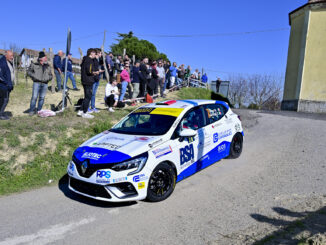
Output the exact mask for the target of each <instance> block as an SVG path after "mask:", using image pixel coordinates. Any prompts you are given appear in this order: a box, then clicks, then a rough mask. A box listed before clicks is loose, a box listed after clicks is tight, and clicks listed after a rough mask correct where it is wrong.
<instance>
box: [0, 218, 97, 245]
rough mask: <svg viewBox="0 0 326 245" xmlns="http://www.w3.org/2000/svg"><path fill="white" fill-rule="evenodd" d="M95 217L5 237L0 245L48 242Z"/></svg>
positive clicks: (58, 238)
mask: <svg viewBox="0 0 326 245" xmlns="http://www.w3.org/2000/svg"><path fill="white" fill-rule="evenodd" d="M94 221H95V218H89V219H82V220H80V221H79V222H74V223H70V224H66V225H65V224H57V225H53V226H51V227H50V228H48V229H43V230H39V231H38V232H37V233H34V234H31V235H25V236H17V237H11V238H7V239H5V240H3V241H1V242H0V245H16V244H33V245H34V244H48V243H51V242H54V241H57V240H60V239H62V238H64V235H65V234H66V233H67V232H71V231H72V230H74V229H76V228H77V227H79V226H82V225H86V224H89V223H91V222H94Z"/></svg>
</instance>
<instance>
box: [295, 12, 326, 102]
mask: <svg viewBox="0 0 326 245" xmlns="http://www.w3.org/2000/svg"><path fill="white" fill-rule="evenodd" d="M300 99H302V100H311V101H326V9H320V10H310V18H309V25H308V35H307V38H306V50H305V61H304V67H303V79H302V85H301V93H300Z"/></svg>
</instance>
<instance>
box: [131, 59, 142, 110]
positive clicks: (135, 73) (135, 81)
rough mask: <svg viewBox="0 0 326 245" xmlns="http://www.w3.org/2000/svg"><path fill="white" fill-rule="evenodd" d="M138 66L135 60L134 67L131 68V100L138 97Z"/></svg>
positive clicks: (138, 63)
mask: <svg viewBox="0 0 326 245" xmlns="http://www.w3.org/2000/svg"><path fill="white" fill-rule="evenodd" d="M139 66H140V62H139V61H138V60H137V61H136V63H135V65H134V66H133V67H132V81H131V83H132V86H133V89H134V91H133V93H132V99H135V98H137V96H138V95H139V83H140V74H139V72H140V71H139ZM135 105H136V104H135V103H133V104H132V106H135Z"/></svg>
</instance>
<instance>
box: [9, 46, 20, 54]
mask: <svg viewBox="0 0 326 245" xmlns="http://www.w3.org/2000/svg"><path fill="white" fill-rule="evenodd" d="M9 49H10V50H12V51H13V52H14V53H15V54H18V55H19V54H20V51H21V50H22V48H21V47H20V46H19V45H17V44H16V43H10V44H9Z"/></svg>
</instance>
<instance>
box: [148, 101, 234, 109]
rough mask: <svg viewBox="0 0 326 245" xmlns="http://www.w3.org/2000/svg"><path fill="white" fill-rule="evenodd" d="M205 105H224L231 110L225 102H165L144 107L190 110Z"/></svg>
mask: <svg viewBox="0 0 326 245" xmlns="http://www.w3.org/2000/svg"><path fill="white" fill-rule="evenodd" d="M203 104H222V105H224V106H225V107H227V108H229V106H228V104H227V103H226V102H224V101H218V100H165V101H160V102H156V103H151V104H148V105H145V106H144V107H158V108H160V107H163V108H190V107H194V106H198V105H203Z"/></svg>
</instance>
